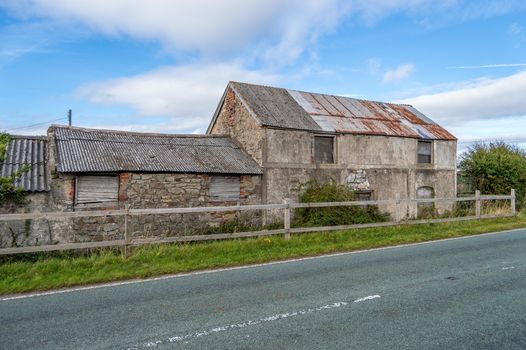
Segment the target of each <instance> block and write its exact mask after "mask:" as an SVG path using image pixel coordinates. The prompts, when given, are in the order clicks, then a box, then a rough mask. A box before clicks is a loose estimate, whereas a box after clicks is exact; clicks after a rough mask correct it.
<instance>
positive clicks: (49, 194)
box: [1, 126, 262, 247]
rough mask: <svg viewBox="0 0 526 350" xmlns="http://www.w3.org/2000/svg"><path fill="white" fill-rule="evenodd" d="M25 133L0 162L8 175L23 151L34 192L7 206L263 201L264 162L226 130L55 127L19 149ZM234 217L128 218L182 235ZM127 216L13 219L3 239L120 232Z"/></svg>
mask: <svg viewBox="0 0 526 350" xmlns="http://www.w3.org/2000/svg"><path fill="white" fill-rule="evenodd" d="M20 140H21V139H20V138H14V139H13V140H12V141H11V142H10V144H9V145H8V149H7V154H8V157H7V158H6V161H5V162H4V164H3V165H2V166H3V169H6V170H5V173H4V175H10V174H11V173H12V171H11V170H9V169H7V167H9V166H10V164H12V163H13V161H12V159H14V157H15V156H16V157H18V161H16V162H15V163H17V164H22V163H24V162H25V163H26V164H31V170H30V172H28V173H26V174H24V175H23V176H22V177H21V179H20V180H21V183H22V184H23V185H24V188H25V189H26V190H28V191H30V192H28V200H29V203H28V204H27V205H25V206H23V207H15V206H12V205H11V206H10V207H9V208H8V207H7V206H5V207H4V208H2V209H3V210H2V211H3V212H15V211H18V212H24V211H28V210H32V211H80V210H110V209H118V208H121V209H122V208H124V207H125V206H126V205H127V206H128V207H130V208H162V207H189V206H205V205H206V206H213V205H235V204H238V203H239V204H255V203H260V202H261V196H260V193H261V174H262V170H261V168H260V167H259V165H258V164H257V163H256V162H255V161H254V160H253V159H252V158H251V157H250V156H249V155H248V154H246V153H245V152H244V151H243V150H242V149H241V148H240V147H239V146H238V145H236V143H235V142H233V141H232V140H231V139H230V138H228V137H222V136H213V135H198V136H196V135H167V134H146V133H132V132H122V131H109V130H95V129H85V128H77V127H62V126H53V127H51V128H50V129H49V130H48V137H47V140H46V139H45V138H38V139H37V140H38V142H39V143H38V145H41V147H40V148H35V147H32V146H27V147H26V148H25V151H24V152H20V147H19V146H18V145H19V144H20V142H21V141H20ZM27 142H29V141H27ZM34 142H36V141H34ZM17 147H18V148H17ZM22 154H24V155H22ZM36 164H38V167H35V165H36ZM11 168H13V167H11ZM13 169H14V168H13ZM36 190H38V191H39V192H38V193H37V192H35V191H36ZM234 217H235V213H230V212H223V213H203V214H185V215H178V214H169V215H144V216H140V217H132V218H130V220H129V222H128V229H129V231H128V232H130V233H131V234H132V235H175V234H184V233H185V231H187V230H191V229H195V228H196V227H198V226H199V225H202V226H206V225H208V224H214V223H221V222H224V221H226V220H229V219H233V218H234ZM122 220H123V219H122V217H112V216H107V217H91V218H90V217H84V218H74V219H68V220H59V221H52V222H47V221H46V222H43V221H44V220H34V222H33V221H32V222H30V223H20V222H8V223H5V224H4V227H3V228H2V231H3V234H2V235H1V237H2V242H1V243H2V246H4V247H5V246H12V245H27V244H50V243H54V242H79V241H92V240H103V239H116V238H122V235H123V232H122V231H123V225H122V224H123V223H122V222H121V221H122ZM13 223H14V224H13ZM6 225H7V226H8V227H6Z"/></svg>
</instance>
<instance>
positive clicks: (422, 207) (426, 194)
mask: <svg viewBox="0 0 526 350" xmlns="http://www.w3.org/2000/svg"><path fill="white" fill-rule="evenodd" d="M434 197H435V191H434V190H433V187H429V186H423V187H419V188H418V189H417V190H416V198H417V199H428V198H434ZM434 208H435V203H434V202H418V204H417V209H418V216H422V215H424V214H426V215H431V214H433V212H434Z"/></svg>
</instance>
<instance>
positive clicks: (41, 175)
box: [0, 136, 50, 192]
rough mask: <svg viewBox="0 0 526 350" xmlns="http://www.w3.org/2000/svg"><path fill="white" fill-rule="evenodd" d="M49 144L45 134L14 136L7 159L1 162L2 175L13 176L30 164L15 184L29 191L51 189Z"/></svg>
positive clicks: (8, 148)
mask: <svg viewBox="0 0 526 350" xmlns="http://www.w3.org/2000/svg"><path fill="white" fill-rule="evenodd" d="M47 145H48V143H47V139H46V137H44V136H12V138H11V141H10V142H9V144H8V145H7V149H6V155H5V159H4V161H3V162H1V163H0V170H1V173H0V175H1V176H2V177H7V176H11V175H13V174H15V173H17V172H18V171H19V170H20V169H21V168H22V167H23V166H25V165H28V166H29V167H30V168H29V170H28V171H26V172H23V173H22V175H21V176H19V177H18V178H16V179H15V185H16V186H17V187H20V188H23V189H24V190H25V191H28V192H42V191H49V190H50V184H49V177H48V173H47V154H48V153H47V147H48V146H47Z"/></svg>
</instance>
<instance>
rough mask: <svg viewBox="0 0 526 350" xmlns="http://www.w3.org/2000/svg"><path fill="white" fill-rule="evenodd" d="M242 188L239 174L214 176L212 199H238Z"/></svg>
mask: <svg viewBox="0 0 526 350" xmlns="http://www.w3.org/2000/svg"><path fill="white" fill-rule="evenodd" d="M240 191H241V188H240V183H239V177H238V176H212V178H211V179H210V199H211V200H214V201H238V200H239V194H240Z"/></svg>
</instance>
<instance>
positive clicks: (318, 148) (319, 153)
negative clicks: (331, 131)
mask: <svg viewBox="0 0 526 350" xmlns="http://www.w3.org/2000/svg"><path fill="white" fill-rule="evenodd" d="M314 159H315V161H316V163H334V137H330V136H314Z"/></svg>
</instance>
